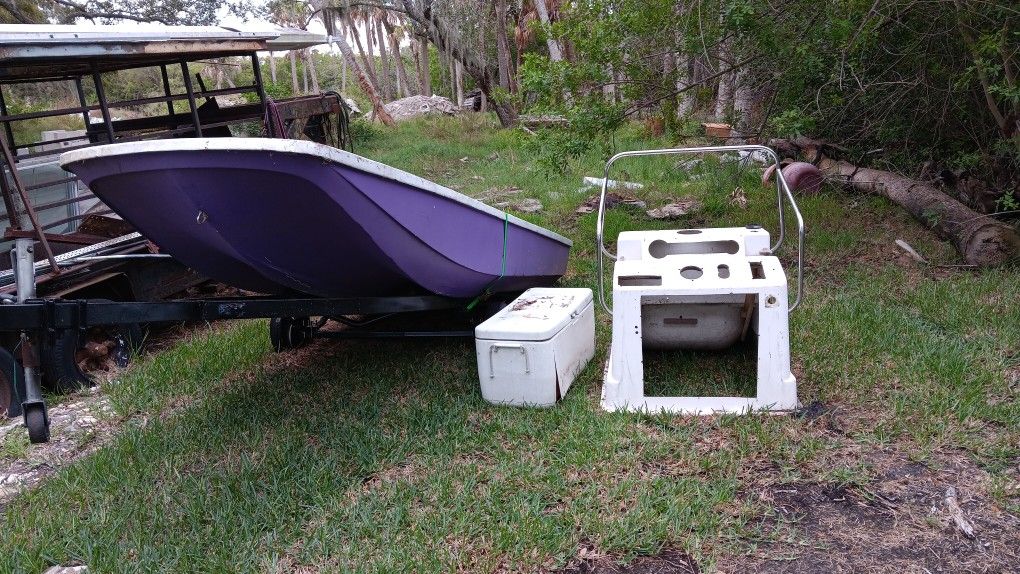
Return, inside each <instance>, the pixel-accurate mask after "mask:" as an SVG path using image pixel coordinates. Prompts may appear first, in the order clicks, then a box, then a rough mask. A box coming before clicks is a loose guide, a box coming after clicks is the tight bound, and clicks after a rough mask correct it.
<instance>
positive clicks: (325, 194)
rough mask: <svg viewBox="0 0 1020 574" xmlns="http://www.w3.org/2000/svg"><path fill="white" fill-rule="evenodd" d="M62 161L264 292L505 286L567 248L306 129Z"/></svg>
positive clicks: (168, 240)
mask: <svg viewBox="0 0 1020 574" xmlns="http://www.w3.org/2000/svg"><path fill="white" fill-rule="evenodd" d="M61 163H62V164H63V165H64V167H65V169H68V170H70V171H72V172H74V173H75V174H77V175H78V176H79V177H81V179H82V180H83V181H84V182H85V183H86V184H87V185H88V186H89V188H90V189H91V190H92V191H93V192H94V193H95V194H96V195H97V196H99V198H101V199H102V200H103V201H104V202H105V203H106V204H107V205H108V206H110V208H112V209H113V210H114V211H116V212H117V213H118V214H120V215H121V217H123V218H124V219H125V220H127V221H128V222H130V223H131V224H133V225H134V226H135V227H136V228H137V229H138V230H139V231H140V232H141V233H142V235H144V236H146V237H147V238H149V239H150V240H152V241H153V242H155V243H156V244H157V245H159V246H160V248H161V249H162V250H163V251H165V252H167V253H170V254H171V255H173V256H174V257H175V258H177V259H179V260H180V261H181V262H182V263H184V264H185V265H188V266H189V267H191V268H193V269H194V270H196V271H197V272H199V273H201V274H203V275H205V276H208V277H210V278H213V279H215V280H218V281H221V282H223V283H227V284H230V285H234V286H237V287H240V288H243V289H248V290H252V291H258V292H263V293H282V292H288V291H297V292H301V293H306V294H310V295H316V296H322V297H348V296H381V295H388V294H396V293H402V292H410V291H420V290H422V289H424V290H425V291H429V292H432V293H436V294H439V295H445V296H449V297H474V296H476V295H479V294H480V293H482V292H483V291H484V290H486V289H488V290H491V291H496V292H498V291H517V290H522V289H526V288H529V287H534V286H541V285H548V284H551V283H553V282H554V281H555V280H556V279H557V278H559V277H560V276H561V275H562V274H563V273H564V271H565V270H566V263H567V256H568V253H569V250H570V242H569V240H567V239H565V238H563V237H561V236H559V235H556V234H555V233H552V232H550V231H548V230H545V229H542V228H540V227H537V226H535V225H533V224H530V223H528V222H526V221H523V220H520V219H517V218H515V217H513V216H509V215H507V214H504V213H503V212H500V211H498V210H496V209H493V208H491V207H489V206H486V205H484V204H481V203H479V202H477V201H475V200H472V199H470V198H467V197H466V196H463V195H461V194H458V193H456V192H454V191H452V190H449V189H446V188H443V187H440V186H438V185H436V184H435V183H432V182H429V181H427V180H424V179H421V178H418V177H416V176H413V175H411V174H408V173H406V172H402V171H399V170H396V169H394V168H392V167H389V166H386V165H383V164H379V163H376V162H373V161H370V160H367V159H365V158H362V157H359V156H356V155H354V154H350V153H347V152H343V151H340V150H336V149H334V148H330V147H328V146H323V145H319V144H314V143H311V142H303V141H295V140H267V139H256V138H237V139H230V138H222V139H181V140H163V141H153V142H137V143H127V144H115V145H109V146H99V147H95V148H89V149H85V150H77V151H73V152H68V153H66V154H64V155H63V156H62V157H61Z"/></svg>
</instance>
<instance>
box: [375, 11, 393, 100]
mask: <svg viewBox="0 0 1020 574" xmlns="http://www.w3.org/2000/svg"><path fill="white" fill-rule="evenodd" d="M375 34H376V37H377V38H378V39H379V59H380V60H381V61H382V86H380V88H381V89H382V93H383V97H384V98H386V99H387V100H392V99H393V87H392V85H391V84H390V57H389V54H387V53H386V33H385V32H383V25H382V21H381V20H380V19H379V18H376V19H375Z"/></svg>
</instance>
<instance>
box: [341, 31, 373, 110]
mask: <svg viewBox="0 0 1020 574" xmlns="http://www.w3.org/2000/svg"><path fill="white" fill-rule="evenodd" d="M347 29H348V30H350V31H351V36H353V37H354V44H355V45H356V46H357V47H358V53H359V54H361V63H362V65H363V66H364V68H363V69H362V72H363V73H364V74H366V79H367V80H368V81H369V82H371V84H372V91H373V92H376V93H378V86H379V80H378V79H376V77H375V63H374V61H373V60H372V54H371V50H370V51H369V52H368V53H366V52H365V46H364V44H362V43H361V34H359V33H358V27H357V26H355V25H354V20H352V19H351V16H350V15H349V14H348V15H347ZM369 40H371V36H369ZM344 42H345V43H346V40H345V41H344ZM349 45H350V44H348V46H349ZM371 46H372V43H371V42H369V48H371ZM358 83H359V84H360V83H361V82H360V79H359V82H358Z"/></svg>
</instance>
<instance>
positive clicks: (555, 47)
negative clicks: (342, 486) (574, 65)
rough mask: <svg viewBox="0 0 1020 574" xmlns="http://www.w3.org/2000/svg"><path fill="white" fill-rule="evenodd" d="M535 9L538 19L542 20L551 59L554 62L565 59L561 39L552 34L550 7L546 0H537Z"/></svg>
mask: <svg viewBox="0 0 1020 574" xmlns="http://www.w3.org/2000/svg"><path fill="white" fill-rule="evenodd" d="M535 11H536V12H538V20H539V21H540V22H542V28H543V29H544V31H545V43H546V46H548V47H549V59H550V60H552V61H553V62H561V61H563V48H561V47H560V43H559V41H557V40H556V38H554V37H553V35H552V30H551V28H550V26H551V25H552V22H551V21H550V20H549V9H548V7H547V6H546V5H545V0H535Z"/></svg>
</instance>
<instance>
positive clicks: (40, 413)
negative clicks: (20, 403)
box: [25, 401, 50, 444]
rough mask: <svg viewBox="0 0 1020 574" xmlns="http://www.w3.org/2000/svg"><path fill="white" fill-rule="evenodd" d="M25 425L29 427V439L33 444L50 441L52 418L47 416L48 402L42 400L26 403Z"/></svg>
mask: <svg viewBox="0 0 1020 574" xmlns="http://www.w3.org/2000/svg"><path fill="white" fill-rule="evenodd" d="M25 426H26V427H27V428H28V440H29V442H31V443H32V444H39V443H43V442H49V440H50V420H49V418H48V417H47V416H46V404H45V403H43V402H42V401H39V402H35V403H32V404H30V405H25Z"/></svg>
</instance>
